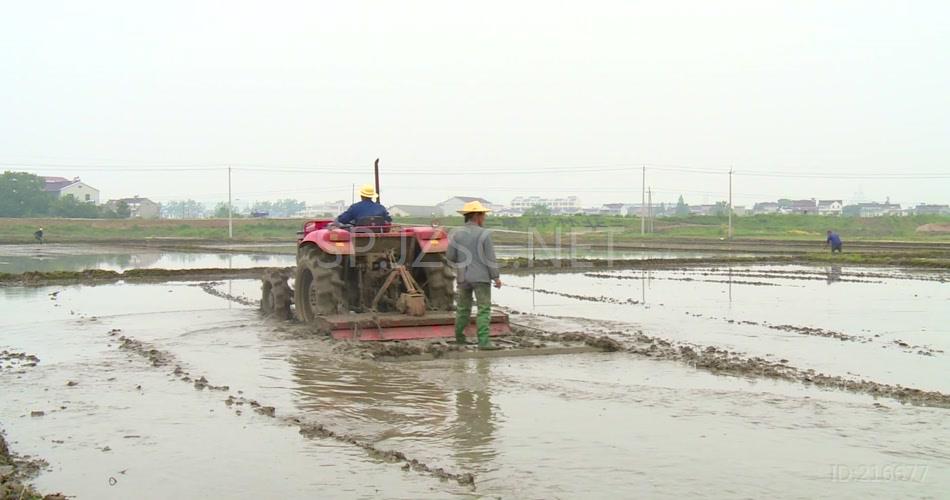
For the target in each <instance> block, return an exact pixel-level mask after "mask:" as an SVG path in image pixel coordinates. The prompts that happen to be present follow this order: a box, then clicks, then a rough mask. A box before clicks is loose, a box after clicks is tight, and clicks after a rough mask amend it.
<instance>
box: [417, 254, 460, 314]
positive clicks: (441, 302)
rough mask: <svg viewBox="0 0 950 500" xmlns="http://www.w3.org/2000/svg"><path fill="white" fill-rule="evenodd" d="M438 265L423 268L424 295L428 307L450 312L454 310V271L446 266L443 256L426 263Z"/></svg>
mask: <svg viewBox="0 0 950 500" xmlns="http://www.w3.org/2000/svg"><path fill="white" fill-rule="evenodd" d="M428 262H429V263H430V264H438V265H437V266H433V267H425V268H424V269H425V273H426V285H425V294H426V297H427V298H428V299H429V307H430V308H431V309H434V310H436V311H451V310H453V309H455V271H454V270H453V269H452V267H451V266H449V265H448V263H447V261H446V259H445V255H439V256H438V260H437V261H435V260H430V261H428Z"/></svg>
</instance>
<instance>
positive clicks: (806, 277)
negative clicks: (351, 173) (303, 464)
mask: <svg viewBox="0 0 950 500" xmlns="http://www.w3.org/2000/svg"><path fill="white" fill-rule="evenodd" d="M772 262H773V263H774V261H772ZM637 265H641V267H636V265H634V264H630V266H631V267H630V268H627V269H622V268H613V267H607V266H601V267H595V268H594V269H595V270H596V272H592V271H591V270H585V269H580V270H578V269H573V270H572V269H570V268H556V267H553V266H552V271H551V272H540V273H537V280H536V283H535V279H534V277H531V276H529V274H530V273H529V274H517V275H511V276H506V285H505V286H504V287H503V288H502V289H501V290H498V291H493V298H494V300H495V301H496V302H497V303H498V304H499V306H501V307H505V308H506V309H508V310H509V312H510V313H511V321H512V323H513V326H514V332H513V334H512V335H510V336H507V337H504V338H499V339H497V342H496V343H497V344H499V345H501V346H503V352H504V351H509V352H516V351H521V352H532V351H533V352H542V351H544V350H545V349H552V351H551V352H554V351H553V349H556V348H559V347H571V348H574V347H576V348H578V349H585V350H584V351H578V352H579V353H578V354H576V355H562V356H553V355H552V356H547V355H544V356H536V357H508V358H503V359H491V358H470V359H459V358H457V357H456V356H457V355H465V354H468V353H477V352H478V351H477V350H475V349H474V348H473V347H470V346H465V345H461V346H460V345H455V344H453V343H451V342H447V341H444V340H443V341H410V342H363V343H357V342H333V341H331V340H329V339H327V338H325V337H322V336H317V335H315V334H314V333H313V332H312V331H310V330H309V329H308V328H307V327H306V325H301V324H297V323H293V322H278V321H276V320H274V319H270V318H261V317H260V316H259V314H258V312H257V300H256V299H257V295H258V294H259V290H260V283H259V281H258V280H257V278H258V277H259V275H260V274H261V272H260V271H250V273H251V274H252V276H246V275H244V274H242V273H244V272H247V271H246V270H237V271H234V272H235V274H228V273H231V272H232V271H231V270H225V269H215V270H198V272H197V273H195V272H193V270H181V271H180V272H179V271H177V270H176V271H175V272H174V273H172V275H170V276H169V277H161V276H157V275H153V276H150V277H148V278H141V279H140V278H136V277H129V278H128V279H127V278H125V277H122V278H119V279H116V281H115V282H113V281H109V280H113V279H115V277H114V276H113V277H108V278H100V277H93V278H92V279H91V280H90V281H88V284H102V285H105V286H94V287H82V286H71V283H82V284H86V283H87V282H85V281H82V280H79V281H76V282H70V281H62V282H57V281H55V279H54V280H53V281H51V282H49V283H56V284H61V285H63V286H56V287H50V288H41V287H39V286H38V285H40V284H42V281H36V282H33V283H32V284H31V286H26V287H20V286H3V287H0V294H3V295H4V296H5V297H4V299H5V300H8V301H9V303H10V304H14V307H12V308H11V309H12V310H11V314H10V315H8V316H7V317H4V318H0V328H2V329H4V331H5V332H6V334H5V335H4V337H3V338H0V344H2V345H0V377H2V378H3V381H4V382H6V385H7V386H9V387H15V388H16V394H15V395H13V397H12V398H11V399H10V406H9V407H8V408H5V409H0V411H2V413H3V415H2V417H3V418H4V423H5V425H6V427H7V429H8V431H13V430H15V431H16V436H17V438H18V441H17V443H19V444H17V443H13V445H14V446H15V447H23V448H24V449H25V450H27V451H28V452H29V453H31V454H33V455H37V456H42V457H44V458H46V459H48V460H49V461H50V462H51V463H53V464H54V466H55V469H56V472H53V471H48V472H44V473H43V474H41V475H40V476H39V478H40V480H42V479H43V478H46V477H49V478H52V479H51V482H50V483H46V484H44V483H42V482H35V484H36V486H38V487H39V488H40V489H41V490H49V491H57V490H60V489H62V490H70V491H80V488H79V486H82V487H83V488H85V489H84V490H82V491H83V492H85V493H86V495H80V496H83V497H96V496H103V494H102V492H103V491H107V492H110V493H114V494H115V495H120V496H135V495H136V493H139V494H141V492H142V491H144V490H143V489H142V488H144V487H145V486H143V485H145V484H151V483H148V482H147V481H150V480H151V479H152V478H151V477H150V476H151V475H152V474H151V472H152V471H151V469H152V468H153V467H159V468H161V467H164V469H163V470H176V473H179V474H181V473H182V472H184V474H185V475H187V474H188V472H187V470H184V471H183V470H178V469H175V463H176V461H180V460H181V457H180V456H178V455H176V454H175V452H174V450H173V451H172V453H169V449H168V448H169V447H172V448H177V447H178V446H179V445H178V444H170V443H169V442H170V441H174V440H175V439H176V438H174V436H177V435H180V433H181V432H186V433H187V432H190V431H189V429H205V430H204V432H207V429H211V428H213V427H215V426H221V425H226V426H233V427H229V428H228V429H229V430H228V432H226V433H221V436H219V437H221V438H222V439H223V440H224V441H223V442H226V443H228V444H227V446H228V450H229V452H230V453H234V454H235V456H245V455H247V456H253V455H255V454H259V453H263V452H262V451H261V450H262V449H265V447H266V438H265V439H264V441H265V445H263V446H265V447H261V448H253V446H248V447H242V446H241V443H245V442H250V441H251V440H255V439H256V438H255V437H257V438H259V437H260V436H267V437H271V436H272V435H273V434H272V433H275V432H281V431H282V430H286V431H289V433H290V436H291V438H292V442H295V443H296V442H297V441H299V443H298V444H297V445H294V446H298V445H299V446H300V447H298V448H295V447H294V446H285V447H284V448H282V449H276V448H274V449H268V451H267V453H269V454H271V455H273V457H274V460H275V461H279V462H280V463H281V464H292V463H295V462H299V461H303V460H307V459H308V457H310V456H311V455H312V456H326V453H327V452H328V451H330V450H343V453H345V454H349V455H346V456H350V455H352V456H353V457H354V458H353V459H352V461H346V460H345V461H344V462H345V465H342V466H341V467H340V468H337V469H332V470H331V472H330V474H329V475H325V476H321V477H322V479H321V481H323V480H325V479H326V478H329V477H334V478H336V477H339V478H342V479H340V481H339V482H338V483H335V484H337V488H340V489H339V490H338V491H341V492H342V491H351V490H349V489H347V488H349V487H360V486H359V485H363V486H365V484H367V483H366V481H365V478H361V477H359V474H356V475H355V476H354V477H352V478H349V479H347V473H348V472H347V468H352V467H357V468H361V469H360V471H361V472H360V473H364V474H365V472H364V471H365V470H373V471H374V474H377V475H380V476H381V475H387V474H395V477H394V478H393V479H392V480H390V481H389V482H386V480H381V479H378V478H377V477H376V476H373V477H374V479H373V480H372V485H373V487H376V486H379V489H377V490H376V492H375V494H376V495H381V496H393V497H398V496H402V497H410V496H411V497H423V496H426V493H425V492H426V491H429V492H430V494H429V495H430V496H433V497H445V496H450V495H459V496H466V495H472V496H482V495H484V496H492V497H577V496H583V495H593V496H599V495H617V494H619V495H624V496H627V495H634V496H635V495H636V494H641V495H644V494H645V495H647V496H661V495H666V496H690V495H693V496H695V495H702V494H703V492H708V491H718V492H722V491H728V490H729V488H731V487H732V486H733V484H734V483H735V482H736V481H739V482H741V483H742V484H745V485H747V487H748V488H749V490H748V491H749V492H754V493H755V496H781V495H782V493H783V492H786V493H787V491H789V488H791V487H794V488H796V489H795V491H798V492H800V493H801V495H802V496H821V495H833V496H868V495H873V494H879V495H885V496H890V497H906V496H925V497H926V496H931V497H933V496H939V494H940V493H939V492H942V491H946V488H945V487H946V486H948V485H947V483H946V480H945V479H942V478H943V477H950V475H945V473H946V472H948V471H950V462H948V461H947V459H946V454H945V452H944V450H945V449H946V448H947V446H950V442H948V441H947V435H946V432H945V430H944V429H945V428H946V424H947V420H946V419H947V418H948V417H947V415H948V413H947V412H946V409H947V408H950V386H948V385H947V384H946V380H948V379H947V377H946V375H947V374H948V372H947V370H946V364H945V359H944V358H942V357H941V354H943V353H944V351H945V350H946V349H947V345H948V344H947V340H946V333H947V331H946V328H945V327H944V326H943V325H944V324H945V323H946V322H945V321H943V319H945V318H946V312H945V311H943V310H942V309H941V308H940V307H939V306H940V305H942V304H945V303H946V300H947V299H948V298H950V297H948V296H947V289H946V288H944V286H945V285H944V283H946V281H947V279H946V277H947V276H948V275H947V274H946V273H945V272H942V271H930V272H926V273H925V272H919V271H918V272H910V271H905V270H899V269H874V268H854V267H845V268H844V269H841V270H835V269H821V268H814V267H806V266H791V265H785V264H783V265H781V266H775V265H771V264H770V265H768V266H764V265H759V264H758V263H755V264H754V265H751V264H748V263H746V264H743V265H742V266H743V268H742V269H738V268H732V269H729V268H726V267H723V266H727V265H732V262H731V261H728V262H726V263H723V264H721V265H716V266H709V265H706V266H703V265H697V264H696V263H690V264H683V265H674V266H672V267H669V268H667V267H665V266H664V265H661V264H651V263H648V264H646V265H645V267H644V266H643V265H642V263H637ZM209 271H214V272H220V273H221V274H214V273H212V272H209ZM135 274H136V273H131V274H130V276H134V275H135ZM242 276H244V278H243V279H242V278H241V277H242ZM839 278H840V279H839ZM222 280H225V281H222ZM183 281H188V282H192V283H181V282H183ZM112 283H115V284H112ZM763 284H767V285H763ZM918 295H919V296H918ZM11 318H12V319H11ZM942 318H943V319H942ZM95 342H98V343H99V344H100V345H101V346H103V347H101V352H100V351H89V350H88V349H89V348H88V345H89V344H91V343H95ZM104 346H108V347H104ZM605 352H610V353H612V354H606V353H605ZM903 353H912V354H915V355H919V356H913V357H910V356H905V355H904V354H903ZM129 355H131V356H129ZM136 359H141V360H142V361H143V362H135V360H136ZM130 360H131V361H133V362H131V363H128V362H129V361H130ZM388 360H398V361H401V362H399V363H386V362H381V361H388ZM43 388H46V389H49V392H47V391H44V390H43ZM122 391H128V392H127V393H125V392H122ZM47 394H48V395H49V396H47ZM169 394H174V396H173V397H174V398H177V399H170V398H169V396H168V395H169ZM177 405H183V406H187V411H183V412H179V413H168V412H166V411H165V410H164V409H163V407H166V406H177ZM66 406H69V409H65V407H66ZM61 408H62V409H61ZM139 409H140V411H139ZM131 411H139V413H140V414H141V416H134V415H137V414H126V417H125V418H124V419H118V420H117V419H116V418H115V416H116V415H118V414H122V413H123V412H131ZM156 412H158V413H161V415H162V416H161V418H156ZM209 415H212V416H214V417H213V419H211V418H209ZM552 415H556V418H551V416H552ZM133 416H134V418H132V417H133ZM67 420H68V421H69V422H67ZM232 420H233V422H231V421H232ZM103 421H109V422H119V421H121V422H123V423H122V424H117V425H121V426H122V428H118V429H113V431H114V432H111V433H110V432H103V430H102V429H100V428H98V427H97V426H98V425H99V424H98V422H103ZM202 421H204V422H205V423H204V424H202ZM75 422H82V423H80V424H77V423H75ZM268 423H273V424H277V425H268ZM166 424H167V428H168V429H169V430H168V431H167V432H169V433H168V434H166V435H164V436H162V434H161V433H162V432H166V431H163V430H158V429H162V426H163V425H166ZM75 425H80V426H83V427H81V428H84V429H92V430H93V431H94V432H95V433H96V435H97V436H98V437H97V438H95V439H84V438H83V437H82V436H75V435H73V433H72V431H71V429H72V428H73V427H74V426H75ZM202 425H208V427H206V428H203V427H201V426H202ZM240 432H244V433H245V434H238V433H240ZM150 434H152V435H150ZM110 436H111V437H110ZM232 436H240V438H238V439H237V440H234V443H235V444H236V445H235V446H234V447H232V446H231V442H232V441H231V440H232V439H233V438H232ZM301 436H302V437H305V438H322V439H300V437H301ZM110 439H111V441H110ZM192 439H200V437H199V438H192ZM179 440H181V438H179ZM64 441H65V443H64ZM163 441H164V442H165V444H162V442H163ZM255 442H256V441H255ZM123 444H125V449H123V446H122V445H123ZM133 444H134V445H135V446H133ZM220 444H221V443H219V445H220ZM162 446H164V448H161V447H162ZM777 447H785V452H784V453H783V456H782V457H778V458H776V457H774V456H773V455H774V454H771V453H766V452H763V449H775V448H777ZM199 448H200V447H196V448H195V450H193V454H194V456H195V457H198V458H201V459H202V460H205V459H206V458H207V457H209V456H213V454H214V452H213V451H212V450H202V449H199ZM301 450H306V451H301ZM92 452H95V457H96V458H91V457H90V454H91V453H92ZM202 453H205V455H202ZM334 456H336V455H334ZM136 457H150V458H148V459H138V458H136ZM723 457H728V459H729V460H728V462H729V467H725V466H723V465H720V464H722V463H723V462H724V461H723V460H722V458H723ZM816 457H820V458H816ZM109 460H112V462H110V463H109V464H108V465H107V467H108V468H107V467H100V465H101V464H102V463H103V462H104V461H109ZM161 460H165V461H166V462H164V463H162V462H160V461H161ZM347 460H348V459H347ZM886 460H893V461H899V462H901V463H905V462H906V463H911V462H913V463H915V464H916V463H918V462H919V463H920V464H922V465H926V466H927V467H930V468H931V469H930V475H929V476H928V478H927V480H926V481H925V482H920V483H916V484H906V483H905V484H898V483H888V484H875V485H873V488H871V486H870V485H861V484H853V483H851V484H838V483H834V482H831V481H829V480H828V478H827V476H828V470H829V468H831V467H834V466H835V465H836V464H859V463H864V462H870V463H879V462H881V463H883V461H886ZM127 461H130V462H132V463H133V464H132V465H131V466H130V465H127V464H126V463H125V462H127ZM825 462H829V463H825ZM308 463H310V462H308ZM367 464H370V465H372V467H375V469H373V468H368V466H367ZM245 465H246V464H244V463H243V462H230V463H227V464H224V463H222V464H220V465H218V466H214V465H212V466H211V468H209V469H208V471H207V474H210V476H208V477H207V479H208V481H211V482H212V483H213V484H215V485H216V486H215V488H218V489H220V488H223V489H225V490H226V489H227V488H228V486H227V485H228V483H232V482H235V481H240V477H238V476H242V477H243V476H244V475H246V473H247V472H248V471H249V470H253V468H252V469H248V468H244V469H240V470H241V472H240V473H233V472H234V470H238V469H239V468H240V467H245ZM332 465H333V464H329V466H332ZM135 466H137V467H138V469H133V470H132V471H131V472H130V473H129V474H130V476H125V475H124V474H125V472H124V471H125V470H126V469H127V468H129V467H135ZM234 466H237V467H234ZM323 466H327V465H323ZM364 466H366V467H364ZM261 467H265V468H267V467H270V465H268V464H261ZM287 467H291V466H290V465H286V466H280V468H276V469H273V468H272V469H268V471H269V472H267V471H265V473H264V475H267V476H272V475H273V474H274V473H277V474H282V473H285V474H287V477H288V478H289V477H290V475H291V474H293V477H294V478H295V479H292V480H293V481H297V480H298V479H299V478H298V475H299V476H300V477H303V476H305V475H306V471H300V472H299V474H298V473H297V472H286V471H289V470H290V469H289V468H287ZM87 469H90V470H95V471H96V473H97V474H100V475H101V476H102V477H101V478H100V477H99V476H96V478H95V481H99V482H98V483H95V484H93V483H94V481H88V480H85V479H75V478H70V475H69V471H70V470H72V471H74V474H73V476H82V475H83V474H84V473H85V472H86V470H87ZM64 470H65V471H66V473H65V474H64V473H63V471H64ZM325 470H330V469H325ZM387 471H392V472H387ZM232 473H233V474H232ZM133 474H136V475H135V476H134V477H133V476H132V475H133ZM229 474H231V475H230V476H229ZM199 475H201V474H199ZM641 476H643V477H641ZM367 477H368V476H367ZM644 477H649V478H650V481H646V480H645V479H644ZM433 478H435V479H437V480H436V481H433V480H432V479H433ZM111 479H118V482H119V484H118V485H117V486H112V485H111V483H110V482H106V481H108V480H111ZM191 479H194V480H195V481H198V482H194V483H193V484H202V483H201V478H200V477H199V478H197V479H195V478H191ZM186 480H189V479H188V478H186ZM290 480H291V479H288V481H290ZM476 482H477V485H478V489H477V492H476V490H475V484H476ZM383 484H386V486H387V487H383V486H382V485H383ZM66 486H68V487H66ZM123 486H124V487H125V488H127V489H125V490H119V488H122V487H123ZM298 486H299V488H298ZM74 487H75V488H74ZM312 487H314V486H311V485H308V484H304V485H302V486H300V485H295V486H294V487H288V488H286V489H285V490H279V491H281V492H283V494H284V495H286V494H287V493H286V492H297V493H299V492H301V491H312V490H308V489H307V488H312ZM103 488H105V489H103ZM109 488H116V489H115V490H114V491H110V490H109ZM414 488H419V490H416V489H414ZM420 490H421V491H422V494H420ZM120 491H121V492H120ZM237 491H241V490H234V491H230V493H231V494H232V495H233V494H236V492H237ZM275 491H278V490H275ZM359 491H361V492H362V495H363V496H365V495H367V494H370V495H372V494H373V492H372V491H371V490H370V491H369V492H368V493H367V490H366V489H365V488H364V489H361V490H359ZM409 491H412V492H411V493H410V492H409ZM89 492H93V493H91V494H90V493H89ZM96 493H98V495H97V494H96ZM178 493H179V492H177V491H175V490H174V489H169V490H161V494H162V496H175V495H176V494H178ZM256 493H260V494H265V493H266V492H262V491H257V492H256ZM224 496H227V495H224ZM291 496H293V495H291ZM354 496H359V495H354Z"/></svg>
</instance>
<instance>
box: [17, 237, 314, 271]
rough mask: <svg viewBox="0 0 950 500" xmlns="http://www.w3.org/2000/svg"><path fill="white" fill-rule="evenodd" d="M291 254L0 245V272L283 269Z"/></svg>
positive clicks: (94, 246) (86, 246) (290, 264)
mask: <svg viewBox="0 0 950 500" xmlns="http://www.w3.org/2000/svg"><path fill="white" fill-rule="evenodd" d="M295 263H296V259H295V257H294V256H293V255H278V254H267V253H261V254H234V253H213V252H195V253H192V252H175V251H164V250H148V249H129V248H120V247H108V246H98V245H58V244H46V245H0V273H23V272H27V271H82V270H84V269H105V270H110V271H125V270H126V269H148V268H157V269H200V268H231V269H240V268H248V267H285V266H292V265H294V264H295Z"/></svg>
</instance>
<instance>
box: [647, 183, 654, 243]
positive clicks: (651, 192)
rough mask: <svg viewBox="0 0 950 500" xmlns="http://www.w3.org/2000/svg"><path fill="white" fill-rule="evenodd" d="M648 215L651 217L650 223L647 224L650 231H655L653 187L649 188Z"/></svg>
mask: <svg viewBox="0 0 950 500" xmlns="http://www.w3.org/2000/svg"><path fill="white" fill-rule="evenodd" d="M647 217H649V218H650V224H649V225H648V226H647V227H648V229H649V230H650V232H651V233H652V232H653V188H652V187H651V188H650V189H647Z"/></svg>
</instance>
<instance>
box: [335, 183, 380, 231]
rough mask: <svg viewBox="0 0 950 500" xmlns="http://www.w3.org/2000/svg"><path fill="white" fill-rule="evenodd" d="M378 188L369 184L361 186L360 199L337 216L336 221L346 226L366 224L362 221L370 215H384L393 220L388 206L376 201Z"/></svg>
mask: <svg viewBox="0 0 950 500" xmlns="http://www.w3.org/2000/svg"><path fill="white" fill-rule="evenodd" d="M377 197H378V195H377V194H376V189H375V188H374V187H373V186H372V185H370V184H367V185H365V186H363V187H361V188H360V201H358V202H356V203H354V204H352V205H350V208H347V209H346V211H345V212H343V213H342V214H340V216H339V217H337V218H336V223H337V224H340V225H344V226H355V225H364V224H365V223H363V222H361V221H363V220H365V219H367V218H369V217H382V218H383V220H384V221H386V222H387V223H389V222H392V221H393V218H392V217H390V216H389V212H388V211H387V210H386V207H384V206H382V205H381V204H379V203H376V198H377Z"/></svg>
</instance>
